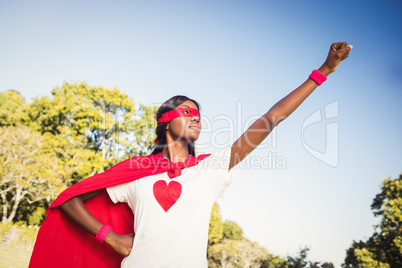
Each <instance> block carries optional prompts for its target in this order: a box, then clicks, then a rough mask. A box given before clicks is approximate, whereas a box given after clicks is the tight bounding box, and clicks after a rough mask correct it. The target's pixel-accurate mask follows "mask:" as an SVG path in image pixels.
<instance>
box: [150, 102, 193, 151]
mask: <svg viewBox="0 0 402 268" xmlns="http://www.w3.org/2000/svg"><path fill="white" fill-rule="evenodd" d="M187 100H189V101H192V102H194V103H195V105H197V108H198V110H200V108H201V107H200V105H199V104H198V102H196V101H195V100H193V99H190V98H188V97H186V96H183V95H176V96H173V97H171V98H170V99H168V100H167V101H165V102H164V103H163V104H162V105H161V106H160V107H159V109H158V112H157V113H156V121H158V120H159V118H161V117H162V114H164V113H166V112H169V111H171V110H174V109H176V108H177V106H179V105H180V104H182V103H183V102H185V101H187ZM166 125H167V123H163V122H161V123H158V125H157V126H156V137H157V139H158V144H156V147H155V148H154V150H153V151H152V153H151V154H158V153H160V152H162V151H163V149H164V148H165V147H166ZM188 153H189V154H190V155H194V156H195V147H194V143H193V142H189V143H188Z"/></svg>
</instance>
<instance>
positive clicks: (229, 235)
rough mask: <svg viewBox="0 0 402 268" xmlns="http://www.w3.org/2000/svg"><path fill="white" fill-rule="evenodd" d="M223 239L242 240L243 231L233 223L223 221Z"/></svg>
mask: <svg viewBox="0 0 402 268" xmlns="http://www.w3.org/2000/svg"><path fill="white" fill-rule="evenodd" d="M223 238H224V239H230V240H242V239H244V237H243V230H242V228H241V227H240V226H239V225H238V224H237V223H236V222H234V221H224V222H223Z"/></svg>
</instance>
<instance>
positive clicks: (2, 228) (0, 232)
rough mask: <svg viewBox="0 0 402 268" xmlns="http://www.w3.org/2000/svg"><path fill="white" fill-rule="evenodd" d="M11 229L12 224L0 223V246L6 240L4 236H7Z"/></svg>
mask: <svg viewBox="0 0 402 268" xmlns="http://www.w3.org/2000/svg"><path fill="white" fill-rule="evenodd" d="M12 228H13V223H12V222H8V221H6V222H0V244H1V243H4V242H5V241H6V240H7V237H6V234H8V233H9V232H10V231H11V229H12Z"/></svg>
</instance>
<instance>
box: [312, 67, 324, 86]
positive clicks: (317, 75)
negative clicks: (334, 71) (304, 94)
mask: <svg viewBox="0 0 402 268" xmlns="http://www.w3.org/2000/svg"><path fill="white" fill-rule="evenodd" d="M309 77H310V78H311V79H313V81H314V82H316V83H317V84H318V85H319V86H321V84H322V83H323V82H325V81H326V80H327V77H326V76H325V75H323V74H322V73H321V72H320V71H318V70H314V71H313V72H312V73H311V74H310V75H309Z"/></svg>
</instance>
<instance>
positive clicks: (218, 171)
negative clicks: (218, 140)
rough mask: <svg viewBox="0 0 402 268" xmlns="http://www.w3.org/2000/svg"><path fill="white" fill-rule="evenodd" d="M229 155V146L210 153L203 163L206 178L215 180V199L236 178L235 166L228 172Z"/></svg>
mask: <svg viewBox="0 0 402 268" xmlns="http://www.w3.org/2000/svg"><path fill="white" fill-rule="evenodd" d="M230 155H231V146H229V147H225V148H222V149H219V150H217V151H215V152H214V153H212V154H211V155H210V156H208V157H207V158H206V159H205V163H203V164H204V165H205V166H204V167H205V168H206V169H207V173H208V176H209V177H213V178H214V180H217V196H216V197H219V195H220V194H221V193H222V192H223V191H224V190H225V189H226V188H227V187H228V186H229V185H230V184H231V183H232V182H233V180H234V179H235V178H236V176H237V168H236V166H234V167H232V168H231V169H230V170H228V168H229V164H230Z"/></svg>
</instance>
